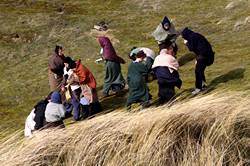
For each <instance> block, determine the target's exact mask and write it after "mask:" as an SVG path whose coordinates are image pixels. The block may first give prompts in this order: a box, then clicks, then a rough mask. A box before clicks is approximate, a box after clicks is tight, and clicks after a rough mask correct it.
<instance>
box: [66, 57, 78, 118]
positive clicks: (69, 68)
mask: <svg viewBox="0 0 250 166" xmlns="http://www.w3.org/2000/svg"><path fill="white" fill-rule="evenodd" d="M64 66H65V67H64V85H65V87H67V91H68V92H69V95H70V96H66V98H68V97H70V99H69V102H70V103H71V104H72V106H73V118H74V120H75V121H78V120H80V111H81V106H80V97H81V92H82V90H81V86H80V84H79V82H78V81H71V82H70V80H71V79H72V77H77V76H74V71H73V69H74V68H76V63H75V61H73V60H72V59H71V58H70V57H65V59H64ZM69 82H70V83H69ZM65 95H66V94H65Z"/></svg>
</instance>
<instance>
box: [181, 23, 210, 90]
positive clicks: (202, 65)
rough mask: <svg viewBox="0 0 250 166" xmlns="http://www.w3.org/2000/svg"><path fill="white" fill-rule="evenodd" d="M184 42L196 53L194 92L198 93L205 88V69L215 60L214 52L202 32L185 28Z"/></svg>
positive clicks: (183, 33)
mask: <svg viewBox="0 0 250 166" xmlns="http://www.w3.org/2000/svg"><path fill="white" fill-rule="evenodd" d="M181 35H182V38H183V39H184V43H185V44H186V46H187V47H188V49H189V51H192V52H194V53H195V55H196V66H195V78H196V81H195V90H194V91H193V92H192V94H197V93H199V92H200V91H202V90H203V89H204V88H205V86H206V85H205V83H206V78H205V74H204V72H205V69H206V67H207V66H210V65H212V64H213V62H214V52H213V49H212V46H211V45H210V43H209V42H208V40H207V39H206V38H205V37H204V36H203V35H201V34H199V33H196V32H193V31H192V30H190V29H188V28H185V29H184V30H183V31H182V33H181Z"/></svg>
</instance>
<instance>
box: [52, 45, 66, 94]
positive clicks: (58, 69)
mask: <svg viewBox="0 0 250 166" xmlns="http://www.w3.org/2000/svg"><path fill="white" fill-rule="evenodd" d="M63 61H64V54H63V48H62V46H58V45H57V46H56V48H55V52H54V53H53V54H52V56H50V58H49V84H50V90H51V91H55V90H58V91H59V90H60V89H61V86H62V83H63V68H64V63H63Z"/></svg>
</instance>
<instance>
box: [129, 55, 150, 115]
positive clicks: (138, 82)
mask: <svg viewBox="0 0 250 166" xmlns="http://www.w3.org/2000/svg"><path fill="white" fill-rule="evenodd" d="M145 57H146V55H145V53H144V52H143V51H139V52H138V53H137V54H136V55H135V58H136V59H135V61H133V62H132V63H131V64H130V65H129V67H128V77H127V81H128V86H129V96H128V99H127V109H128V110H129V111H130V109H131V105H132V104H133V103H138V102H140V103H141V106H142V109H143V108H145V107H146V106H148V104H149V100H150V95H149V89H148V86H147V82H146V79H145V77H146V76H147V74H148V71H149V70H150V67H148V66H147V65H146V64H145V63H143V60H144V58H145Z"/></svg>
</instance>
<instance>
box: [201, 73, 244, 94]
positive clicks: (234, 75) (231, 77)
mask: <svg viewBox="0 0 250 166" xmlns="http://www.w3.org/2000/svg"><path fill="white" fill-rule="evenodd" d="M245 71H246V69H245V68H237V69H234V70H231V71H229V72H228V73H226V74H223V75H220V76H218V77H216V78H214V79H213V80H212V81H211V82H210V84H209V85H208V88H207V90H206V91H205V93H209V92H211V91H213V90H215V89H216V87H217V86H218V85H219V84H221V83H226V82H228V81H231V80H238V79H242V78H244V73H245Z"/></svg>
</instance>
